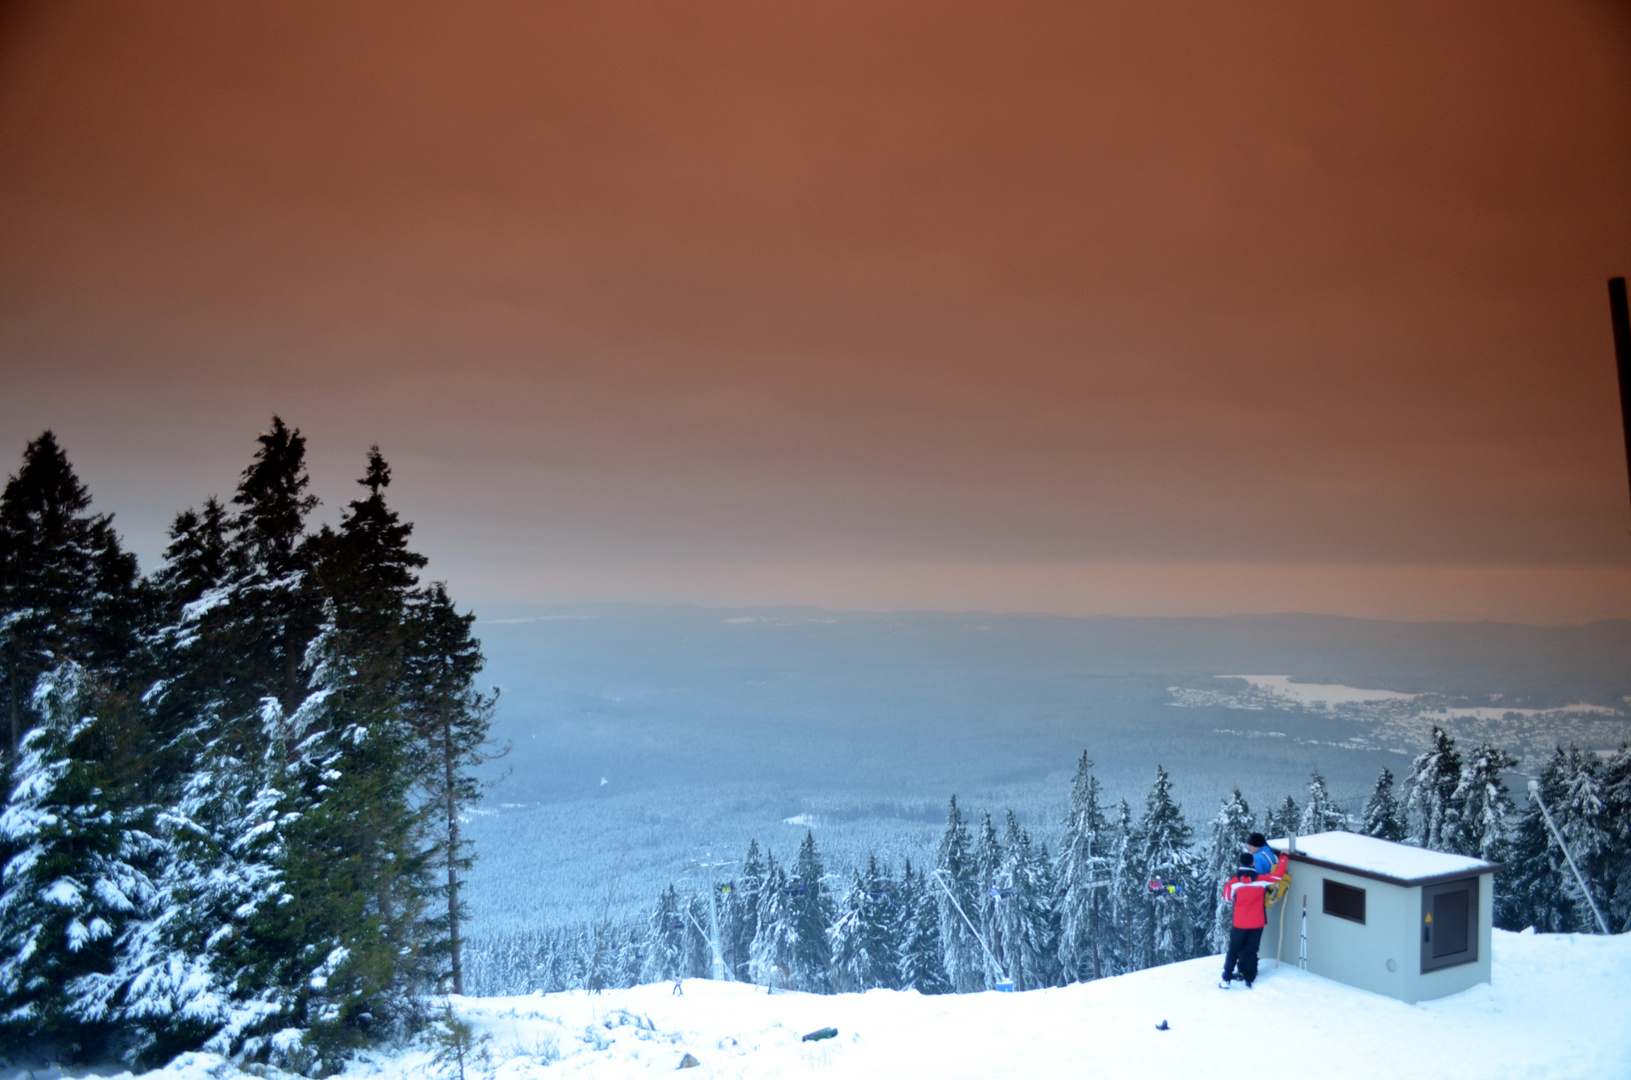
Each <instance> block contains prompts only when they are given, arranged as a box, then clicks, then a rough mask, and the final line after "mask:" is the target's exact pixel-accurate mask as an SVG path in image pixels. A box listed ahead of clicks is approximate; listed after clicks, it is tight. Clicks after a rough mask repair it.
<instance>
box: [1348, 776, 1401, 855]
mask: <svg viewBox="0 0 1631 1080" xmlns="http://www.w3.org/2000/svg"><path fill="white" fill-rule="evenodd" d="M1359 832H1360V834H1361V835H1364V836H1374V837H1376V838H1377V839H1378V840H1392V841H1395V842H1399V841H1403V840H1404V839H1405V837H1407V836H1408V835H1409V834H1410V826H1409V824H1408V823H1407V822H1406V821H1405V817H1404V808H1403V807H1401V806H1400V805H1399V798H1398V796H1397V795H1395V794H1394V791H1393V773H1392V772H1390V771H1389V770H1387V769H1383V770H1382V771H1381V773H1380V774H1379V775H1378V776H1377V777H1376V787H1375V788H1374V789H1372V791H1371V795H1370V799H1369V800H1368V801H1366V803H1365V812H1364V814H1363V815H1362V816H1361V818H1360V824H1359Z"/></svg>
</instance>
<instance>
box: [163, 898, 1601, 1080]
mask: <svg viewBox="0 0 1631 1080" xmlns="http://www.w3.org/2000/svg"><path fill="white" fill-rule="evenodd" d="M1218 967H1219V963H1218V961H1217V960H1216V959H1215V958H1208V959H1203V960H1192V961H1189V962H1186V963H1182V964H1173V965H1170V966H1168V967H1163V968H1155V969H1152V970H1150V971H1142V972H1138V973H1136V974H1132V975H1124V976H1121V977H1119V978H1115V979H1103V980H1100V981H1099V982H1095V983H1088V984H1083V985H1078V986H1072V987H1066V988H1064V989H1058V990H1040V991H1035V992H1032V993H1025V994H995V993H989V994H973V995H966V996H946V997H921V996H919V995H917V994H914V993H892V992H888V991H877V990H875V991H872V992H870V993H866V994H848V995H839V996H836V997H816V996H811V995H806V994H791V993H777V994H773V995H767V994H766V993H765V992H764V991H763V990H762V989H755V988H752V987H747V986H742V985H739V984H729V983H721V984H716V983H709V982H700V981H691V982H687V983H686V984H685V994H684V996H683V997H675V996H673V995H672V994H671V992H670V991H671V988H670V987H669V986H667V985H657V986H643V987H636V988H634V989H632V990H620V991H609V992H607V993H605V994H602V995H599V996H594V997H591V996H588V995H585V994H582V993H569V994H553V995H547V996H532V997H510V998H466V999H458V998H455V999H454V1004H455V1008H456V1010H457V1011H459V1012H460V1013H462V1014H463V1015H464V1016H465V1017H467V1018H468V1019H469V1020H471V1021H472V1022H473V1023H474V1024H475V1025H476V1027H477V1028H478V1029H480V1030H482V1031H484V1032H486V1033H487V1034H488V1035H489V1036H490V1042H489V1043H488V1047H489V1049H490V1051H491V1055H492V1067H491V1072H490V1074H489V1075H491V1077H492V1080H534V1078H536V1080H549V1078H553V1077H567V1076H584V1077H596V1078H615V1077H643V1076H657V1075H667V1074H670V1073H672V1072H674V1070H675V1069H676V1067H677V1066H678V1065H679V1062H680V1059H681V1057H682V1056H683V1055H684V1054H686V1053H691V1054H694V1055H695V1056H696V1058H697V1059H698V1060H699V1062H700V1063H701V1064H700V1067H698V1068H696V1069H692V1070H687V1071H686V1072H685V1073H683V1074H682V1075H685V1076H690V1077H698V1078H701V1077H744V1078H745V1077H802V1076H828V1077H845V1078H852V1077H855V1078H860V1077H878V1078H888V1080H909V1078H913V1077H933V1078H936V1080H951V1078H960V1077H968V1078H975V1077H979V1078H1009V1077H1012V1078H1019V1077H1023V1078H1026V1080H1035V1078H1050V1077H1087V1076H1121V1077H1127V1076H1156V1077H1173V1076H1204V1075H1208V1074H1211V1073H1214V1072H1219V1071H1227V1072H1234V1071H1237V1070H1248V1069H1250V1068H1251V1065H1252V1063H1254V1062H1257V1063H1261V1064H1263V1065H1266V1066H1267V1067H1270V1068H1272V1070H1273V1075H1276V1076H1298V1075H1307V1076H1318V1077H1320V1078H1322V1080H1336V1078H1345V1077H1353V1078H1360V1077H1363V1078H1365V1080H1376V1078H1386V1080H1404V1078H1410V1077H1424V1078H1425V1077H1433V1078H1435V1080H1442V1078H1444V1077H1462V1076H1467V1077H1471V1076H1476V1077H1512V1078H1520V1077H1521V1078H1526V1080H1528V1078H1536V1080H1538V1078H1550V1077H1557V1078H1564V1077H1568V1078H1574V1077H1610V1076H1616V1077H1618V1076H1631V1020H1628V1019H1627V1016H1628V1014H1627V1012H1626V1009H1625V1003H1624V1000H1623V996H1624V994H1625V991H1626V988H1627V987H1631V935H1625V934H1622V935H1619V936H1617V937H1613V938H1602V937H1586V936H1563V935H1534V934H1511V933H1505V932H1503V931H1499V930H1497V931H1495V941H1494V982H1493V984H1491V985H1487V986H1480V987H1476V988H1474V989H1472V990H1469V991H1467V992H1465V993H1462V994H1458V995H1455V996H1454V997H1449V998H1444V999H1441V1000H1439V1001H1433V1002H1424V1003H1422V1004H1419V1005H1405V1004H1402V1003H1400V1002H1397V1001H1394V1000H1392V999H1391V998H1385V997H1379V996H1377V995H1374V994H1369V993H1365V992H1363V991H1360V990H1355V989H1352V988H1351V987H1347V986H1343V985H1341V984H1339V983H1334V982H1331V981H1329V980H1326V979H1322V978H1319V977H1317V976H1312V975H1307V974H1305V973H1303V972H1300V971H1297V970H1296V969H1295V968H1290V967H1282V968H1280V969H1278V970H1275V968H1274V965H1273V961H1272V960H1270V961H1267V962H1266V964H1265V970H1264V973H1263V976H1262V977H1261V978H1260V980H1259V982H1258V985H1257V987H1256V989H1254V990H1245V989H1238V988H1237V989H1232V990H1220V989H1218V988H1217V986H1216V982H1217V975H1218V970H1217V969H1218ZM1161 1020H1166V1021H1167V1022H1168V1024H1169V1025H1170V1030H1167V1031H1157V1030H1156V1024H1157V1023H1158V1022H1159V1021H1161ZM827 1026H831V1027H836V1028H837V1029H838V1031H839V1035H838V1037H837V1038H835V1039H831V1040H827V1041H822V1042H813V1043H805V1042H801V1041H800V1036H801V1035H802V1034H803V1033H805V1032H809V1031H813V1030H815V1029H817V1028H821V1027H827ZM1265 1039H1267V1040H1271V1041H1272V1049H1270V1048H1269V1047H1268V1046H1267V1045H1266V1044H1265V1042H1264V1040H1265ZM226 1072H227V1070H225V1069H223V1068H222V1063H221V1062H220V1059H218V1058H212V1057H209V1056H206V1055H193V1056H189V1057H187V1058H184V1059H182V1060H178V1061H177V1062H174V1063H172V1065H171V1066H169V1067H168V1068H166V1069H164V1070H160V1071H159V1072H156V1073H151V1074H148V1076H147V1078H145V1080H222V1078H223V1077H224V1076H225V1075H226ZM345 1075H346V1076H347V1077H350V1078H354V1080H360V1078H362V1077H377V1078H380V1080H431V1078H433V1077H435V1076H437V1075H438V1070H436V1069H435V1068H434V1067H432V1066H431V1064H430V1055H429V1053H428V1052H426V1051H425V1050H422V1049H416V1048H407V1049H403V1050H398V1051H395V1052H389V1053H387V1052H374V1053H368V1054H365V1055H362V1056H360V1057H359V1058H358V1059H357V1060H355V1061H354V1062H353V1063H352V1065H351V1066H350V1067H349V1068H348V1069H347V1070H346V1073H345Z"/></svg>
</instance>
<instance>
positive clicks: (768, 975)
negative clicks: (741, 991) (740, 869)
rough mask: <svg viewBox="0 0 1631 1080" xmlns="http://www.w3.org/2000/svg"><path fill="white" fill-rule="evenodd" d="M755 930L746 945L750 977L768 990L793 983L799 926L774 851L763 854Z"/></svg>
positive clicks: (790, 986) (790, 894)
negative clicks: (763, 865)
mask: <svg viewBox="0 0 1631 1080" xmlns="http://www.w3.org/2000/svg"><path fill="white" fill-rule="evenodd" d="M756 921H757V922H758V930H757V931H756V932H755V933H754V935H753V944H752V945H751V946H749V948H748V971H749V972H750V973H751V974H752V977H753V981H754V982H756V983H760V984H762V985H764V986H765V987H767V988H769V989H771V990H789V989H792V988H793V986H794V969H795V965H796V964H797V955H798V945H799V941H798V927H797V924H796V920H795V915H794V911H793V894H792V886H791V884H790V882H789V880H788V876H787V871H785V870H783V869H782V867H781V864H780V863H778V862H777V861H776V856H775V853H774V852H766V854H765V877H764V885H763V887H762V888H761V889H760V891H759V911H758V915H757V919H756Z"/></svg>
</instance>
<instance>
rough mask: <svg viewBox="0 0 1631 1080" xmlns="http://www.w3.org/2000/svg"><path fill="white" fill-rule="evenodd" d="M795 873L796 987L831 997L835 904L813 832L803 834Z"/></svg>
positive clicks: (794, 970) (793, 907)
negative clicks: (831, 933) (831, 931)
mask: <svg viewBox="0 0 1631 1080" xmlns="http://www.w3.org/2000/svg"><path fill="white" fill-rule="evenodd" d="M794 871H795V873H796V875H797V876H796V882H797V884H796V886H795V888H794V891H793V895H792V902H791V907H792V918H793V933H794V937H795V940H796V942H797V945H796V946H795V949H794V954H793V985H794V986H795V987H796V988H797V989H800V990H803V991H806V992H807V993H812V994H828V993H831V992H832V979H831V969H832V946H831V944H830V943H829V941H828V937H827V932H828V929H829V928H830V927H831V926H832V920H833V901H832V898H831V897H829V896H828V895H827V887H826V882H825V880H824V879H825V878H826V867H825V866H824V865H823V864H822V861H821V855H820V853H819V852H818V851H817V850H816V842H815V832H814V831H813V830H806V831H805V833H804V842H803V843H801V844H800V845H799V853H798V862H797V864H795V866H794ZM790 884H792V882H790Z"/></svg>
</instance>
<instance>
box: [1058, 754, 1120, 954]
mask: <svg viewBox="0 0 1631 1080" xmlns="http://www.w3.org/2000/svg"><path fill="white" fill-rule="evenodd" d="M1099 798H1100V788H1099V781H1098V778H1097V777H1095V776H1094V775H1093V762H1092V761H1090V760H1088V756H1087V751H1085V750H1084V751H1082V758H1081V761H1080V762H1078V763H1077V766H1076V776H1075V778H1074V779H1073V780H1072V781H1071V786H1070V809H1069V811H1068V812H1067V813H1066V815H1065V833H1064V836H1063V838H1062V839H1061V840H1060V842H1059V861H1058V864H1057V868H1056V871H1055V878H1056V880H1057V881H1058V883H1059V897H1058V901H1057V903H1056V907H1057V910H1058V912H1059V923H1060V926H1059V967H1060V973H1061V975H1060V977H1061V978H1062V979H1063V980H1064V981H1065V982H1085V981H1087V980H1089V979H1098V978H1102V977H1103V976H1104V975H1105V974H1107V971H1106V960H1107V958H1108V954H1107V950H1106V948H1105V946H1106V944H1107V943H1106V942H1105V941H1104V940H1103V939H1104V937H1105V935H1107V934H1109V933H1113V931H1114V927H1113V926H1111V925H1109V912H1110V905H1111V903H1112V897H1111V892H1110V877H1111V873H1112V871H1113V867H1114V858H1113V855H1112V854H1111V849H1110V845H1109V840H1110V833H1111V830H1110V822H1109V821H1108V819H1106V818H1105V816H1104V809H1103V807H1101V806H1100V805H1099Z"/></svg>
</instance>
